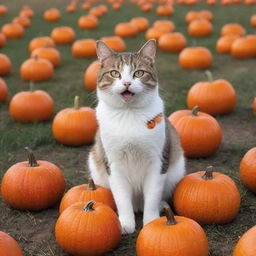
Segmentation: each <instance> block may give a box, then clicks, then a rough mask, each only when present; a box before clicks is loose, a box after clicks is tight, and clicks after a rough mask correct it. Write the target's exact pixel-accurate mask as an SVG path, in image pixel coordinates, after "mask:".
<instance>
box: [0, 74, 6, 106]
mask: <svg viewBox="0 0 256 256" xmlns="http://www.w3.org/2000/svg"><path fill="white" fill-rule="evenodd" d="M7 97H8V87H7V85H6V83H5V81H4V80H3V79H2V78H1V77H0V102H5V101H6V100H7Z"/></svg>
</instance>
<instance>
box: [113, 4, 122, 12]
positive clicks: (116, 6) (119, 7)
mask: <svg viewBox="0 0 256 256" xmlns="http://www.w3.org/2000/svg"><path fill="white" fill-rule="evenodd" d="M112 9H113V10H115V11H118V10H120V9H121V4H120V3H118V2H115V3H113V4H112Z"/></svg>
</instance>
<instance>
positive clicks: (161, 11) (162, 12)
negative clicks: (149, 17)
mask: <svg viewBox="0 0 256 256" xmlns="http://www.w3.org/2000/svg"><path fill="white" fill-rule="evenodd" d="M173 13H174V10H173V8H172V6H168V5H159V6H158V7H157V8H156V14H157V15H159V16H171V15H172V14H173Z"/></svg>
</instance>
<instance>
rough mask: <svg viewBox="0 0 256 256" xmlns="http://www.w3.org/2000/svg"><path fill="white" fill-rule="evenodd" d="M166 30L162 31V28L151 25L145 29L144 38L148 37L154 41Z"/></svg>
mask: <svg viewBox="0 0 256 256" xmlns="http://www.w3.org/2000/svg"><path fill="white" fill-rule="evenodd" d="M166 33H168V32H166V31H164V30H161V29H159V28H154V27H151V28H149V29H148V30H147V31H146V34H145V38H146V39H147V40H150V39H155V40H156V41H158V40H159V38H160V37H161V36H162V35H164V34H166Z"/></svg>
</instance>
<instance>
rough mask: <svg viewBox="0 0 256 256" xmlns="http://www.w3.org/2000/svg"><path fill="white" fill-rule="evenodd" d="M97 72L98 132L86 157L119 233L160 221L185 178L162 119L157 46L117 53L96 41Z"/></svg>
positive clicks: (171, 134)
mask: <svg viewBox="0 0 256 256" xmlns="http://www.w3.org/2000/svg"><path fill="white" fill-rule="evenodd" d="M96 48H97V56H98V59H99V61H100V70H99V74H98V81H97V98H98V104H97V107H96V116H97V120H98V124H99V128H98V131H97V134H96V139H95V144H94V146H93V147H92V149H91V151H90V153H89V157H88V167H89V170H90V174H91V176H92V178H93V179H94V181H95V183H96V184H98V185H102V186H104V187H108V188H110V189H111V191H112V193H113V196H114V199H115V202H116V205H117V210H118V215H119V220H120V223H121V226H122V232H123V233H133V232H134V231H135V227H136V223H135V215H134V212H137V211H143V212H144V213H143V225H145V224H147V223H148V222H150V221H152V220H154V219H156V218H158V217H159V211H160V205H161V201H162V200H168V199H170V197H171V193H172V191H173V189H174V187H175V185H176V184H177V182H178V181H179V180H180V179H181V178H182V177H183V176H184V175H185V158H184V154H183V150H182V148H181V145H180V141H179V137H178V135H177V133H176V131H175V129H174V128H173V126H172V125H171V124H170V123H169V122H168V119H167V118H166V117H165V115H164V104H163V100H162V99H161V97H160V96H159V88H158V81H157V73H156V69H155V64H154V62H155V55H156V42H155V40H149V41H147V42H146V43H145V45H144V46H143V47H142V48H141V49H140V50H139V51H138V52H135V53H129V52H124V53H117V52H114V51H112V49H110V48H109V47H108V46H107V45H106V44H105V43H103V42H102V41H97V47H96Z"/></svg>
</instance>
